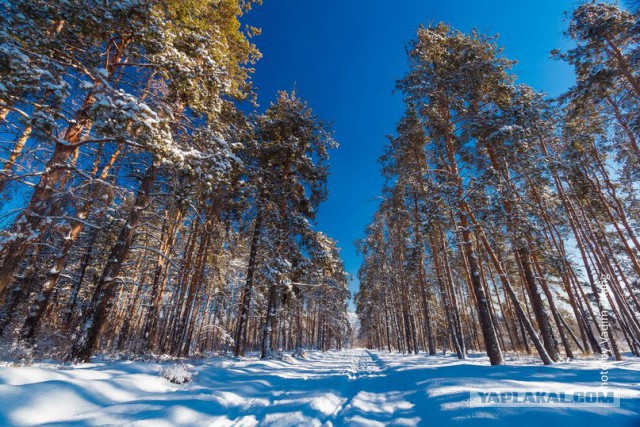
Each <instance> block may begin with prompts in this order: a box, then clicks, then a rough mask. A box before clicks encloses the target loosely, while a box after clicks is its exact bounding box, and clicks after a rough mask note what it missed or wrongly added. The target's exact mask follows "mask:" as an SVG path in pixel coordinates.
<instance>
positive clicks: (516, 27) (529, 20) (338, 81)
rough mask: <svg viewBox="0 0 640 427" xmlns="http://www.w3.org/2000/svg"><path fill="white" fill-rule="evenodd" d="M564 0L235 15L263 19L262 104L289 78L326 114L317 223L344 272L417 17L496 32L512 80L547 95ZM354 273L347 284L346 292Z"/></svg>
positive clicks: (561, 83)
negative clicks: (326, 149) (329, 146)
mask: <svg viewBox="0 0 640 427" xmlns="http://www.w3.org/2000/svg"><path fill="white" fill-rule="evenodd" d="M576 5H577V2H576V1H567V0H525V1H514V0H485V1H473V0H458V1H456V0H447V1H440V0H264V4H263V5H262V6H258V7H256V8H255V9H254V10H252V11H251V12H250V13H249V14H248V15H247V16H245V17H244V22H245V23H248V24H251V25H254V26H256V27H259V28H262V35H260V36H258V37H255V38H254V42H255V43H256V44H257V45H258V47H259V49H260V50H261V52H262V53H263V55H264V56H263V58H262V59H261V60H260V61H259V62H258V64H257V65H256V73H255V75H254V78H253V81H254V83H255V85H256V87H257V89H258V102H259V103H260V105H261V109H263V108H265V107H266V106H268V104H269V102H270V101H271V100H273V99H274V97H275V93H276V92H277V91H278V90H282V89H286V90H290V89H292V88H293V87H294V84H295V87H296V90H297V92H298V93H299V94H300V96H301V97H302V98H304V99H306V100H307V101H308V102H309V104H310V106H311V107H312V108H313V109H314V111H315V112H316V113H317V114H318V115H319V116H320V117H321V118H322V119H324V120H327V121H330V122H331V123H332V129H333V130H334V133H335V137H336V140H337V141H338V142H339V143H340V148H339V149H338V150H334V151H333V153H332V158H331V176H330V179H329V192H330V194H329V198H328V200H327V201H326V202H325V203H324V204H323V205H322V206H321V208H320V213H319V216H318V228H319V229H320V230H322V231H324V232H326V233H327V234H328V235H329V236H331V237H333V238H334V239H336V240H338V241H339V245H340V247H341V248H342V257H343V259H344V262H345V265H346V268H347V271H349V273H351V274H353V275H354V276H355V274H356V273H357V271H358V267H359V265H360V259H359V258H358V256H357V254H356V251H355V247H354V244H353V242H354V240H355V239H357V238H359V237H361V236H362V233H363V230H364V228H365V226H366V224H367V223H368V222H369V220H370V218H371V217H372V215H373V213H374V211H375V209H376V207H377V204H378V201H377V199H376V197H377V195H378V194H379V191H380V188H381V186H382V178H381V176H380V168H379V165H378V163H377V159H378V157H379V156H380V154H381V153H382V149H383V146H384V144H385V141H386V135H388V134H390V133H393V132H394V130H395V125H396V122H397V121H398V119H399V118H400V117H401V115H402V112H403V106H402V99H401V96H400V94H393V93H392V92H393V89H394V84H395V80H396V79H397V78H400V77H402V76H403V74H404V72H405V70H406V65H407V61H406V55H405V46H406V44H407V42H408V41H409V40H410V39H411V38H413V36H414V34H415V31H416V29H417V27H418V25H419V24H420V23H424V24H428V23H437V22H439V21H443V22H446V23H449V24H451V25H453V26H454V27H456V28H457V29H459V30H462V31H470V30H471V29H473V28H477V29H478V30H480V31H481V32H484V33H487V34H496V33H497V34H499V35H500V39H499V44H500V45H502V46H503V47H504V48H505V52H504V53H505V56H507V57H509V58H511V59H515V60H517V61H518V65H517V66H516V67H515V73H516V74H517V75H518V76H519V78H520V82H522V83H526V84H529V85H531V86H532V87H534V88H535V89H537V90H541V91H545V92H547V93H548V94H549V95H550V96H555V95H558V94H559V93H561V92H562V91H564V90H565V89H566V88H568V87H569V86H570V85H571V84H572V81H573V74H572V71H571V69H570V68H569V67H568V66H567V65H566V64H563V63H559V62H557V61H553V60H551V59H550V58H549V52H550V51H551V50H552V49H554V48H566V47H567V46H568V42H567V41H566V40H565V39H564V38H563V36H562V32H563V31H564V29H565V26H566V23H565V22H564V12H565V11H568V10H571V9H572V8H573V7H574V6H576ZM357 288H358V285H357V281H356V280H354V282H353V283H352V284H351V286H350V289H351V290H352V292H354V293H355V291H356V290H357Z"/></svg>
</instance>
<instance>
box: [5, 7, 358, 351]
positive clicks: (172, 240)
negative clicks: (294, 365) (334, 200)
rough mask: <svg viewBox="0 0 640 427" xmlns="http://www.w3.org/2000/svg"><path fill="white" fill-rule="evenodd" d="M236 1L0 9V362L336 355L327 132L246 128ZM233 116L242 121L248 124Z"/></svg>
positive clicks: (345, 327) (282, 117)
mask: <svg viewBox="0 0 640 427" xmlns="http://www.w3.org/2000/svg"><path fill="white" fill-rule="evenodd" d="M253 3H254V2H253V1H252V0H216V1H213V0H186V1H185V0H161V1H150V0H115V1H113V0H83V1H71V2H69V1H63V0H60V1H58V0H55V1H51V0H16V1H11V2H3V3H2V5H0V120H1V124H0V126H1V127H0V138H1V144H0V150H1V151H0V162H1V168H2V169H1V171H0V191H1V193H0V197H2V199H1V200H2V208H1V209H0V213H1V214H2V217H1V220H0V225H1V231H0V304H1V306H0V335H1V339H2V352H3V353H4V354H5V355H13V356H15V357H26V358H29V357H59V358H66V359H70V360H88V359H89V358H90V357H91V355H93V354H96V353H97V352H106V353H110V354H113V353H118V352H120V353H124V354H129V355H130V354H151V353H155V354H158V353H166V354H170V355H173V356H189V355H202V354H208V353H210V352H219V351H225V352H226V351H228V350H232V349H233V350H234V353H235V354H236V355H244V354H245V351H248V350H260V351H261V354H262V356H263V357H269V356H271V355H272V351H273V350H277V349H283V350H291V349H302V348H319V349H322V350H326V349H328V348H331V347H337V348H340V347H341V346H342V345H344V344H345V342H346V340H347V339H348V338H349V336H350V326H349V322H348V318H347V311H346V310H347V306H346V300H347V298H348V297H349V292H348V290H347V287H346V281H347V277H346V273H345V272H344V268H343V265H342V262H341V261H340V257H339V254H338V250H337V247H336V243H335V242H334V241H333V240H331V239H330V238H328V237H327V236H325V235H324V234H322V233H320V232H318V231H316V230H314V227H313V220H314V217H315V215H316V211H317V208H318V206H319V204H320V203H321V202H322V201H323V200H324V199H325V197H326V195H327V189H326V182H327V174H328V159H329V157H328V152H329V150H330V149H331V148H333V147H335V145H336V143H335V142H334V141H333V139H332V137H331V134H330V132H329V131H328V130H327V127H326V126H325V124H324V123H323V122H322V121H320V120H319V119H318V118H317V117H316V116H315V115H314V114H313V113H312V111H311V110H310V108H309V107H308V106H307V104H306V103H305V102H304V101H303V100H301V99H300V98H298V97H297V96H296V94H295V93H285V92H282V93H280V94H278V97H277V100H276V101H275V102H273V103H272V104H271V105H270V106H269V108H267V109H266V111H265V112H264V113H262V114H253V113H252V114H246V113H244V112H243V109H244V110H247V109H251V106H252V105H254V104H255V102H254V101H255V95H254V93H253V92H252V88H251V84H250V75H251V72H252V68H251V67H252V65H253V64H254V63H255V61H256V60H258V59H259V56H260V54H259V52H258V50H257V49H256V47H255V46H254V45H253V44H252V43H251V41H250V38H251V36H253V35H255V34H257V33H258V30H257V29H254V28H250V27H245V26H242V25H241V23H240V18H241V16H242V15H243V14H244V13H246V12H247V11H248V10H249V9H250V8H251V6H252V4H253ZM246 106H249V108H245V107H246Z"/></svg>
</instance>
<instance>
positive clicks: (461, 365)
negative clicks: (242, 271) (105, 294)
mask: <svg viewBox="0 0 640 427" xmlns="http://www.w3.org/2000/svg"><path fill="white" fill-rule="evenodd" d="M528 362H529V364H527V360H525V359H517V360H515V359H510V360H509V363H510V364H509V365H507V366H498V367H491V366H489V364H488V361H487V359H486V357H483V356H477V357H472V358H470V359H469V360H467V361H463V362H461V361H458V360H457V359H455V357H451V356H448V357H443V356H426V355H424V354H421V355H417V356H414V355H399V354H389V353H384V352H370V351H366V350H350V351H343V352H328V353H324V354H323V353H318V352H311V353H309V357H308V359H306V360H302V359H296V360H288V361H275V360H270V361H260V360H257V359H252V358H247V359H242V360H235V359H229V358H218V359H208V360H205V361H202V363H200V364H198V365H197V366H195V367H193V369H192V371H193V373H194V378H193V381H191V382H189V383H187V384H184V385H176V384H172V383H171V382H169V381H167V380H166V379H165V378H163V377H161V376H160V374H159V372H160V370H161V369H162V368H163V367H164V368H165V369H166V368H167V364H160V363H143V362H111V363H106V362H105V363H91V364H82V365H76V366H73V367H69V366H61V365H56V364H38V365H35V366H33V367H3V368H0V425H2V426H4V425H8V426H12V425H35V424H38V425H39V424H47V425H64V426H70V425H105V424H106V425H113V424H116V425H123V424H124V425H145V426H154V427H155V426H164V425H215V426H218V425H220V426H225V425H242V426H252V425H329V426H330V425H333V426H338V425H362V426H377V425H416V424H417V425H433V426H448V425H460V426H498V425H511V426H517V427H526V426H543V427H553V426H563V427H571V426H580V427H586V426H596V425H602V426H605V425H606V426H630V427H631V426H639V425H640V361H634V360H632V359H628V360H626V361H623V362H607V366H608V367H609V369H608V371H609V372H608V374H609V375H608V377H609V386H608V390H610V391H614V392H615V394H616V396H620V397H621V398H622V399H621V405H620V408H613V407H599V408H594V407H575V406H572V407H569V408H561V409H558V408H556V409H549V408H547V407H527V408H520V407H518V408H513V407H511V408H510V407H500V406H499V407H491V408H487V407H472V406H470V404H469V392H470V391H526V390H531V391H553V392H557V391H566V392H568V391H572V390H576V389H580V390H585V389H589V390H591V389H593V390H598V389H600V381H601V378H600V367H601V365H600V363H599V362H597V361H595V360H592V361H573V362H567V363H560V364H557V365H555V366H553V367H544V366H541V365H537V364H534V363H532V361H528Z"/></svg>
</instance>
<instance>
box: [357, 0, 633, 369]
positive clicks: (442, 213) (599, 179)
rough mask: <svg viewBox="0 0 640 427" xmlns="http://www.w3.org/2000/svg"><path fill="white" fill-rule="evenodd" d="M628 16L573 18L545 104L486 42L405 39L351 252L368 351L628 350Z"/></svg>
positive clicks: (559, 354)
mask: <svg viewBox="0 0 640 427" xmlns="http://www.w3.org/2000/svg"><path fill="white" fill-rule="evenodd" d="M638 17H639V16H638V13H631V12H629V11H626V10H623V9H621V8H619V7H618V6H616V5H615V4H610V3H595V2H589V3H585V4H583V5H581V6H579V7H578V8H577V9H575V10H574V11H573V13H572V14H571V15H570V23H569V28H568V31H567V33H566V34H567V36H568V37H570V39H571V41H572V42H573V44H574V47H573V48H572V49H571V50H569V51H568V52H554V53H553V54H554V55H555V56H556V58H557V59H559V60H564V61H567V62H568V63H569V64H571V65H572V66H573V67H574V70H575V74H576V83H575V85H574V86H573V87H572V88H571V89H570V90H569V91H568V92H567V93H565V94H564V95H562V96H561V97H559V99H557V100H548V99H547V98H545V96H544V95H543V94H540V93H537V92H535V91H534V90H532V89H531V88H530V87H527V86H526V85H523V84H516V82H515V76H514V74H513V72H512V71H511V67H512V65H513V61H510V60H508V59H506V58H505V57H504V56H503V55H502V50H501V49H500V47H498V45H497V44H496V39H495V38H493V37H487V36H484V35H482V34H479V33H477V32H472V33H471V34H463V33H461V32H459V31H456V30H454V29H452V28H451V27H449V26H447V25H444V24H438V25H435V26H428V27H420V28H419V29H418V31H417V36H416V38H415V39H414V40H413V41H412V42H411V43H410V44H409V47H408V55H409V71H408V72H407V74H406V76H405V77H404V78H402V79H400V80H399V81H398V82H397V88H398V90H399V91H401V92H402V93H403V95H404V101H405V105H406V114H405V115H404V117H403V118H402V120H401V121H400V123H399V125H398V127H397V133H396V135H395V136H393V137H390V138H389V144H388V146H387V149H386V152H385V154H384V155H383V156H382V158H381V162H382V165H383V172H384V175H385V177H386V184H385V188H384V193H383V194H384V200H383V202H382V203H381V206H380V208H379V209H378V211H377V213H376V214H375V217H374V218H373V220H372V222H371V223H370V225H369V226H368V228H367V229H366V236H365V237H364V238H363V239H362V240H361V241H360V242H359V249H360V251H361V253H362V255H363V258H364V261H363V264H362V266H361V268H360V271H359V280H360V284H361V288H360V291H359V292H358V294H357V295H356V303H357V314H358V317H359V319H360V323H361V330H360V336H361V338H362V339H363V340H364V342H365V343H366V345H367V346H369V347H373V348H386V349H388V350H389V351H391V350H392V349H397V350H400V351H402V352H415V353H418V351H419V350H423V351H426V352H428V353H429V354H434V353H436V352H437V351H440V350H441V349H444V350H448V349H451V350H453V351H455V352H456V353H457V355H458V357H459V358H461V359H462V358H465V355H466V354H467V352H468V351H470V350H474V351H486V352H487V354H488V356H489V359H490V361H491V363H492V364H502V363H504V353H505V352H507V351H510V352H526V353H528V354H530V353H532V352H535V353H537V354H538V355H539V356H540V358H541V360H542V361H543V362H544V363H545V364H550V363H553V362H554V361H558V360H561V358H563V357H575V356H578V355H581V354H583V355H586V354H591V353H594V352H597V353H602V354H607V355H611V356H613V357H615V358H616V359H617V360H620V359H621V357H622V353H623V352H624V351H626V350H629V351H631V352H632V353H633V354H634V355H635V356H640V299H639V298H640V284H639V279H640V241H639V239H638V232H639V229H640V204H639V198H638V196H639V190H640V188H639V187H638V184H637V182H638V178H639V175H640V168H639V164H640V146H639V142H638V139H639V138H640V114H639V111H640V110H639V108H638V107H639V106H640V73H639V70H640V25H638Z"/></svg>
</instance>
